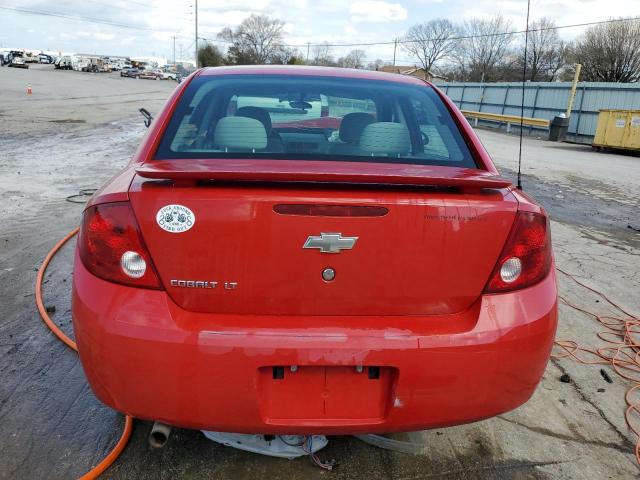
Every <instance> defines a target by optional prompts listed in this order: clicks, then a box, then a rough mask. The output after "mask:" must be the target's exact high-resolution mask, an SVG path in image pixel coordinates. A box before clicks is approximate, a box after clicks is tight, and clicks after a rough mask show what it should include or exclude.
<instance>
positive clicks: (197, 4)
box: [196, 0, 198, 68]
mask: <svg viewBox="0 0 640 480" xmlns="http://www.w3.org/2000/svg"><path fill="white" fill-rule="evenodd" d="M196 68H198V0H196Z"/></svg>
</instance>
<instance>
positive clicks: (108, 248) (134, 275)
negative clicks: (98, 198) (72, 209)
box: [78, 202, 162, 289]
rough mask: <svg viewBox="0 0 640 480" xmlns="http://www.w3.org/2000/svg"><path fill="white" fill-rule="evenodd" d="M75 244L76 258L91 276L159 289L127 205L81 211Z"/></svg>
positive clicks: (151, 264) (110, 204) (98, 207)
mask: <svg viewBox="0 0 640 480" xmlns="http://www.w3.org/2000/svg"><path fill="white" fill-rule="evenodd" d="M78 242H79V243H78V245H79V250H80V259H81V260H82V263H83V264H84V266H85V268H86V269H87V270H89V271H90V272H91V273H92V274H94V275H95V276H97V277H100V278H102V279H104V280H108V281H110V282H116V283H121V284H124V285H130V286H133V287H144V288H155V289H161V288H162V286H161V284H160V280H159V278H158V274H157V273H156V270H155V268H154V267H153V263H152V262H151V256H150V255H149V252H148V251H147V247H146V246H145V245H144V242H143V241H142V237H141V235H140V231H139V229H138V224H137V223H136V219H135V217H134V215H133V211H132V210H131V206H130V205H129V204H128V203H126V202H122V203H107V204H104V205H96V206H93V207H89V208H88V209H87V210H85V212H84V217H83V219H82V228H81V229H80V237H79V239H78Z"/></svg>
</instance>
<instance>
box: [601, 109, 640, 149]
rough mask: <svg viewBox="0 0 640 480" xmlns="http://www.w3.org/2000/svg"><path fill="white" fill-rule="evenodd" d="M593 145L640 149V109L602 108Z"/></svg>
mask: <svg viewBox="0 0 640 480" xmlns="http://www.w3.org/2000/svg"><path fill="white" fill-rule="evenodd" d="M593 146H594V147H595V148H596V149H598V150H599V149H600V148H602V147H607V148H623V149H625V150H638V151H640V110H600V114H599V115H598V126H597V127H596V136H595V137H594V139H593Z"/></svg>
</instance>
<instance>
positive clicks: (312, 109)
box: [156, 79, 475, 166]
mask: <svg viewBox="0 0 640 480" xmlns="http://www.w3.org/2000/svg"><path fill="white" fill-rule="evenodd" d="M216 83H217V82H216V81H215V80H213V81H212V80H209V81H208V82H202V84H201V85H200V86H199V88H197V89H196V90H195V91H194V92H192V95H191V96H190V97H189V96H186V98H185V99H184V100H183V103H184V104H183V105H181V106H179V107H178V108H177V110H176V113H175V114H174V118H173V119H172V121H171V123H170V125H169V127H168V129H167V131H166V133H165V138H164V139H163V141H162V142H161V146H160V148H159V150H158V152H157V155H156V157H157V158H163V157H165V158H181V157H184V158H198V157H205V158H208V157H212V158H216V157H220V156H221V155H222V154H224V155H227V156H232V157H233V158H237V157H238V156H243V154H251V155H254V156H255V155H260V156H264V157H265V158H278V157H283V158H289V157H290V156H292V155H296V156H297V157H296V158H301V159H305V158H311V157H314V158H316V157H318V158H320V159H343V160H351V161H353V160H357V159H360V160H361V161H362V160H364V161H371V160H372V159H382V161H386V162H389V161H392V160H390V159H391V158H397V159H402V163H428V164H445V165H449V164H452V163H456V164H457V163H464V164H466V165H465V166H475V165H474V162H473V160H472V158H471V155H470V153H469V152H468V149H467V147H466V144H465V142H464V140H463V139H462V136H461V135H460V133H459V131H458V130H457V126H456V125H455V123H454V122H453V121H452V119H451V118H450V114H449V112H448V111H447V110H446V108H445V107H444V105H441V104H440V105H438V102H440V103H441V101H440V99H439V98H437V96H435V94H433V95H429V94H427V92H431V89H430V88H428V87H426V86H425V87H423V88H402V87H404V86H403V85H401V86H400V88H398V87H397V86H392V88H386V89H385V88H362V87H352V86H350V85H347V86H342V85H339V86H336V85H335V82H333V83H332V82H328V84H327V85H323V84H322V82H301V81H298V82H294V84H293V85H291V88H289V89H285V88H283V82H279V81H277V80H274V81H271V82H265V81H264V80H261V81H256V80H255V79H254V80H253V83H250V82H246V83H245V82H237V83H232V84H230V83H225V84H223V85H216ZM314 83H315V84H314ZM378 83H381V82H378ZM285 86H286V82H285ZM374 87H377V86H374ZM389 90H391V91H389ZM431 93H433V92H431ZM186 102H188V104H187V103H186ZM374 161H375V160H374ZM396 161H399V160H396Z"/></svg>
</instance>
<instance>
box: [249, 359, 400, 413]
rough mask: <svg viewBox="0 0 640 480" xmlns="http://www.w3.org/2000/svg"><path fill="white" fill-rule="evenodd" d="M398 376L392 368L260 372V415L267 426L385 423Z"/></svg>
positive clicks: (273, 369)
mask: <svg viewBox="0 0 640 480" xmlns="http://www.w3.org/2000/svg"><path fill="white" fill-rule="evenodd" d="M396 376H397V369H395V368H393V367H380V366H364V367H362V368H356V367H355V366H297V367H293V368H292V367H291V366H272V367H262V368H260V369H259V370H258V393H259V399H260V411H261V414H262V417H263V418H264V419H265V421H267V422H274V421H275V422H277V423H281V422H282V421H285V422H286V421H288V420H347V419H349V420H359V421H361V420H370V421H380V420H383V419H384V418H385V416H386V414H387V410H388V406H389V401H390V399H391V393H392V392H391V391H392V386H393V384H394V379H395V378H396Z"/></svg>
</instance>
